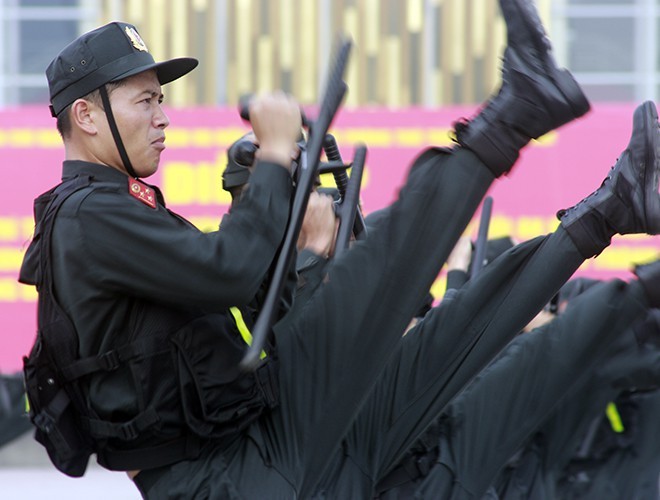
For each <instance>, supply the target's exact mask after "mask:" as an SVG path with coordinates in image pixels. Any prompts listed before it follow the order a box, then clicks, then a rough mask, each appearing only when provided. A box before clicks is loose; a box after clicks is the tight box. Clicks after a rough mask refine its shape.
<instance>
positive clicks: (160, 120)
mask: <svg viewBox="0 0 660 500" xmlns="http://www.w3.org/2000/svg"><path fill="white" fill-rule="evenodd" d="M169 124H170V119H169V118H168V117H167V115H166V114H165V111H163V107H162V106H158V111H156V114H155V116H154V126H155V127H156V128H165V127H167V126H168V125H169Z"/></svg>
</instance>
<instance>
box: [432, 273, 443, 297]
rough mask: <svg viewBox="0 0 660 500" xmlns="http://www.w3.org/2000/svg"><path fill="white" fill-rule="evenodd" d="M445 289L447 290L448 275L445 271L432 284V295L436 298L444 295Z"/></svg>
mask: <svg viewBox="0 0 660 500" xmlns="http://www.w3.org/2000/svg"><path fill="white" fill-rule="evenodd" d="M445 290H447V275H446V274H445V273H443V274H441V275H440V276H438V277H437V278H436V280H435V281H434V282H433V284H432V285H431V295H433V297H435V298H438V297H442V296H443V295H444V294H445Z"/></svg>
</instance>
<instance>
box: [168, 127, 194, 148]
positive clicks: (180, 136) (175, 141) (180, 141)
mask: <svg viewBox="0 0 660 500" xmlns="http://www.w3.org/2000/svg"><path fill="white" fill-rule="evenodd" d="M166 137H167V139H166V141H165V142H166V144H167V145H168V146H169V147H175V148H185V147H187V146H188V145H189V142H190V134H189V133H188V129H185V128H173V129H169V130H167V132H166Z"/></svg>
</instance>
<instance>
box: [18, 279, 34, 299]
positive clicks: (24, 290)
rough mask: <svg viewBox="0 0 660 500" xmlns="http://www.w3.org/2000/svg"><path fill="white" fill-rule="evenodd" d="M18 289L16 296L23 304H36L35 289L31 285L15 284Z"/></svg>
mask: <svg viewBox="0 0 660 500" xmlns="http://www.w3.org/2000/svg"><path fill="white" fill-rule="evenodd" d="M16 287H17V288H18V295H19V297H20V299H21V300H23V301H25V302H36V301H37V298H38V294H37V287H36V286H32V285H23V284H22V283H18V282H17V283H16Z"/></svg>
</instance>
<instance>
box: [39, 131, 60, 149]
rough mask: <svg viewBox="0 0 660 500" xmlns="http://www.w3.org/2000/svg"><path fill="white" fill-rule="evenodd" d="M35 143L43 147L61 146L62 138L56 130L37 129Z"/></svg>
mask: <svg viewBox="0 0 660 500" xmlns="http://www.w3.org/2000/svg"><path fill="white" fill-rule="evenodd" d="M34 139H35V143H36V144H35V145H36V146H39V147H42V148H53V147H60V146H61V145H62V138H61V137H60V134H58V133H57V131H56V130H51V129H37V130H35V132H34Z"/></svg>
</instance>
